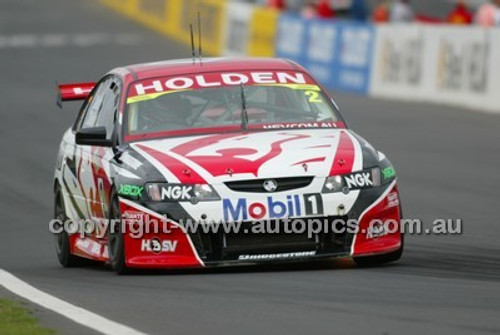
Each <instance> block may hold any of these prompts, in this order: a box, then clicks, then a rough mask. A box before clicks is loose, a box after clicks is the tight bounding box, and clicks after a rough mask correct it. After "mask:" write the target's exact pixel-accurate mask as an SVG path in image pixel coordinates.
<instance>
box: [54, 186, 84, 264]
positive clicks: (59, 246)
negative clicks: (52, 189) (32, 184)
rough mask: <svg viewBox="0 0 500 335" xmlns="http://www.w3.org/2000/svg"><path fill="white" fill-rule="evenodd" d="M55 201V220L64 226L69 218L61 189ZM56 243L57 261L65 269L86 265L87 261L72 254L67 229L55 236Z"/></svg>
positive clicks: (58, 190)
mask: <svg viewBox="0 0 500 335" xmlns="http://www.w3.org/2000/svg"><path fill="white" fill-rule="evenodd" d="M54 200H55V201H54V218H55V219H57V220H59V222H61V223H62V224H64V222H66V220H67V219H68V217H67V216H66V213H65V212H64V198H63V196H62V193H61V190H60V189H57V190H56V193H55V199H54ZM55 242H56V253H57V259H58V260H59V263H61V265H62V266H63V267H65V268H69V267H75V266H81V265H84V264H86V259H84V258H81V257H78V256H75V255H73V254H71V247H70V241H69V235H68V233H67V232H66V231H65V229H62V232H60V233H56V234H55Z"/></svg>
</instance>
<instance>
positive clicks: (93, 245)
mask: <svg viewBox="0 0 500 335" xmlns="http://www.w3.org/2000/svg"><path fill="white" fill-rule="evenodd" d="M75 246H76V247H77V248H78V249H80V250H82V251H84V252H85V253H87V254H89V255H93V256H96V257H99V256H100V255H101V247H102V245H101V244H99V243H97V242H94V241H92V240H89V239H81V238H79V239H77V240H76V243H75Z"/></svg>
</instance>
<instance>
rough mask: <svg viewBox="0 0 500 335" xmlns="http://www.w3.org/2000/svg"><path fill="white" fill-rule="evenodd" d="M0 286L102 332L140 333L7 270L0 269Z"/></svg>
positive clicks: (135, 334) (131, 334) (130, 334)
mask: <svg viewBox="0 0 500 335" xmlns="http://www.w3.org/2000/svg"><path fill="white" fill-rule="evenodd" d="M0 286H3V287H5V288H6V289H7V290H9V291H11V292H13V293H15V294H17V295H19V296H21V297H23V298H25V299H27V300H29V301H31V302H33V303H35V304H37V305H40V306H42V307H44V308H46V309H49V310H51V311H54V312H56V313H58V314H60V315H62V316H65V317H67V318H68V319H70V320H72V321H74V322H76V323H79V324H81V325H83V326H85V327H87V328H90V329H93V330H95V331H97V332H99V333H102V334H129V335H142V334H144V333H141V332H139V331H137V330H135V329H133V328H130V327H127V326H125V325H122V324H120V323H117V322H114V321H111V320H108V319H106V318H104V317H102V316H100V315H97V314H95V313H92V312H90V311H87V310H86V309H83V308H81V307H77V306H75V305H72V304H70V303H68V302H66V301H63V300H61V299H59V298H56V297H54V296H52V295H50V294H47V293H45V292H42V291H40V290H39V289H37V288H35V287H33V286H31V285H29V284H28V283H26V282H24V281H22V280H21V279H19V278H17V277H15V276H13V275H12V274H10V273H9V272H7V271H5V270H2V269H0Z"/></svg>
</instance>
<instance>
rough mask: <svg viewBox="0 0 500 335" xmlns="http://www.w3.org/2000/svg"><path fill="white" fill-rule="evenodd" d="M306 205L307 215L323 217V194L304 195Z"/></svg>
mask: <svg viewBox="0 0 500 335" xmlns="http://www.w3.org/2000/svg"><path fill="white" fill-rule="evenodd" d="M304 204H305V210H306V215H322V214H323V212H324V211H323V198H321V194H319V193H313V194H304Z"/></svg>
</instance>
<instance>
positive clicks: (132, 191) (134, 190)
mask: <svg viewBox="0 0 500 335" xmlns="http://www.w3.org/2000/svg"><path fill="white" fill-rule="evenodd" d="M143 190H144V187H143V186H137V185H129V184H122V185H120V190H119V191H118V194H120V195H125V196H129V197H138V198H140V197H142V191H143Z"/></svg>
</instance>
